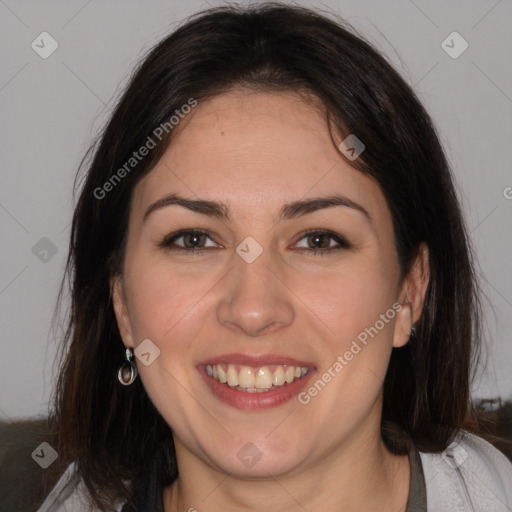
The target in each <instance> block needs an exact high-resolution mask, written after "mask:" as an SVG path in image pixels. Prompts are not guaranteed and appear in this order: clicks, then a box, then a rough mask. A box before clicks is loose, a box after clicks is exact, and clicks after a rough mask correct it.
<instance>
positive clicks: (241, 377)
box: [238, 366, 256, 389]
mask: <svg viewBox="0 0 512 512" xmlns="http://www.w3.org/2000/svg"><path fill="white" fill-rule="evenodd" d="M255 381H256V379H255V378H254V373H252V370H251V369H250V368H249V367H248V366H242V369H241V370H240V373H239V374H238V385H239V386H240V387H241V388H244V389H254V383H255Z"/></svg>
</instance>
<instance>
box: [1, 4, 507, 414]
mask: <svg viewBox="0 0 512 512" xmlns="http://www.w3.org/2000/svg"><path fill="white" fill-rule="evenodd" d="M301 3H304V4H306V5H310V6H316V7H321V6H324V8H326V9H333V10H334V11H336V12H338V13H339V14H341V15H343V16H344V17H346V18H347V19H348V20H349V21H350V22H351V23H352V24H353V25H354V26H355V27H356V28H359V29H360V30H361V31H362V32H363V33H364V34H366V35H367V36H368V37H369V38H370V40H372V41H373V42H374V43H375V44H376V45H377V46H378V47H380V48H381V49H382V50H383V51H384V52H385V53H386V54H387V55H388V56H389V58H390V59H391V60H392V62H393V63H394V64H395V65H396V66H397V67H398V68H399V70H400V71H401V72H402V73H403V74H404V75H405V76H406V78H407V80H408V81H409V82H410V83H411V84H414V87H415V90H416V91H417V92H418V94H419V95H420V98H422V100H423V101H424V103H425V105H426V107H427V109H428V110H429V112H430V113H431V114H432V116H433V118H434V120H435V121H436V123H437V126H438V128H439V132H440V134H441V137H442V140H443V143H444V144H445V147H446V150H447V154H448V157H449V159H450V161H451V162H452V165H453V168H454V172H455V175H456V179H457V182H458V185H459V187H460V188H461V194H462V198H463V207H464V209H465V212H466V215H467V219H468V225H469V227H470V231H471V236H472V238H473V240H474V243H475V248H476V251H477V256H478V258H479V261H480V265H481V269H480V272H481V277H482V280H483V285H484V289H485V291H486V293H487V295H488V298H489V303H487V304H486V312H487V324H488V337H489V340H490V342H489V358H488V361H487V368H486V371H485V373H484V374H483V376H482V378H481V379H479V380H478V381H477V383H476V386H475V395H476V396H479V397H483V396H490V395H498V394H501V395H502V396H504V397H508V398H510V397H511V396H512V375H511V372H510V366H511V363H512V346H511V335H510V333H511V331H512V291H511V290H512V277H511V276H512V258H511V257H510V253H511V249H512V236H511V235H512V188H507V187H512V172H511V161H512V158H511V157H512V122H511V119H512V115H511V114H512V72H511V65H510V64H511V59H510V53H511V52H510V51H511V49H512V31H511V30H510V27H511V26H512V23H511V22H512V3H511V2H510V1H507V0H501V1H497V0H489V1H487V0H478V1H477V0H471V1H469V0H451V1H450V2H445V1H441V0H439V1H422V0H414V1H412V0H392V1H391V0H390V1H378V0H373V1H358V0H329V1H327V2H325V3H320V2H315V1H311V2H307V3H306V2H301ZM209 5H217V2H213V3H212V2H209V3H206V2H200V1H198V0H187V1H186V2H181V1H180V2H174V1H168V0H167V1H161V0H158V1H157V0H154V1H147V2H142V1H139V2H136V1H133V0H131V1H127V0H123V1H121V0H115V1H114V0H111V1H109V2H102V1H99V0H90V1H88V2H87V1H69V0H68V1H60V2H57V1H46V2H37V1H35V0H33V1H27V0H16V1H14V0H1V1H0V56H1V63H2V65H1V69H0V112H1V126H0V146H1V155H2V158H1V168H2V171H1V175H0V236H1V241H2V249H1V264H0V325H1V341H0V343H1V348H2V351H1V357H0V419H6V418H8V417H10V418H13V417H21V416H29V415H30V416H32V415H35V414H45V413H46V412H47V407H48V399H49V397H50V391H51V386H52V383H53V373H52V371H53V359H54V354H55V347H56V343H55V338H58V336H59V332H53V333H52V332H50V331H49V329H50V321H51V316H52V313H53V307H54V304H55V299H56V295H57V291H58V286H59V284H60V279H61V276H62V272H63V266H64V262H65V257H66V250H67V242H68V235H69V222H70V219H71V212H72V195H71V191H72V182H73V178H74V175H75V172H76V170H77V167H78V164H79V162H80V160H81V158H82V156H83V154H84V152H85V150H86V149H87V147H88V145H89V143H90V142H91V141H92V138H93V136H94V134H95V133H96V132H97V130H98V129H99V128H100V126H101V125H102V123H103V122H104V121H105V119H106V118H107V117H108V114H109V113H110V108H111V107H112V106H113V104H114V101H115V98H116V97H117V95H118V94H119V89H118V87H119V86H120V85H123V84H125V83H126V80H127V77H128V75H129V73H130V71H131V69H132V66H133V64H134V63H135V62H136V60H138V58H140V57H141V56H142V54H143V53H144V52H145V51H146V50H147V49H148V48H149V47H150V46H151V45H153V44H154V43H155V42H157V41H158V40H159V39H161V38H162V37H163V36H164V35H165V34H167V33H168V32H169V31H170V30H171V29H172V28H173V27H174V26H175V24H176V23H177V22H178V21H179V20H181V19H182V18H184V17H185V16H186V15H188V14H191V13H193V12H195V11H196V10H198V9H200V8H204V7H208V6H209ZM453 31H457V32H458V33H460V34H461V35H462V37H463V38H464V39H465V40H466V41H467V43H468V45H469V46H468V48H467V50H466V51H465V52H464V53H463V54H462V55H460V57H458V58H456V59H454V58H452V57H450V56H449V55H448V53H446V52H445V50H444V49H443V48H442V46H441V43H442V41H443V40H445V38H446V37H447V36H448V35H449V34H451V33H452V32H453ZM42 32H48V33H49V34H50V35H51V36H52V37H53V38H54V39H55V40H56V41H57V43H58V48H57V50H56V51H55V52H54V53H53V54H52V55H51V56H50V57H49V58H47V59H43V58H41V57H40V56H39V55H38V53H36V51H34V49H33V48H32V47H31V43H32V41H34V40H35V43H34V45H35V44H38V45H39V48H37V47H36V49H37V50H38V51H39V52H40V53H41V52H44V51H49V49H51V42H50V40H49V39H47V38H46V37H47V36H45V38H46V39H44V42H43V43H41V38H40V37H37V36H39V34H41V33H42ZM452 39H453V38H448V40H447V43H446V44H447V45H449V46H451V47H453V48H451V49H449V51H451V52H456V51H457V50H460V49H461V48H462V46H461V41H459V40H457V38H455V39H453V42H452ZM43 45H44V48H43ZM506 195H507V196H508V199H507V197H505V196H506ZM41 239H43V240H42V241H41ZM46 239H48V240H50V241H51V242H48V240H46ZM34 247H36V249H34ZM52 250H56V251H57V252H56V254H55V255H53V256H52ZM45 251H47V252H46V253H45ZM34 252H35V253H36V254H34ZM41 258H42V259H45V258H46V259H48V261H46V262H44V261H41ZM492 308H494V312H493V310H492Z"/></svg>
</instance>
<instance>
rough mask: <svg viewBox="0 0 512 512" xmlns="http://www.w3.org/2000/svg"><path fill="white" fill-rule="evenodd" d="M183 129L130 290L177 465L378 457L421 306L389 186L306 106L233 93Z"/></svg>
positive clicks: (123, 313)
mask: <svg viewBox="0 0 512 512" xmlns="http://www.w3.org/2000/svg"><path fill="white" fill-rule="evenodd" d="M181 122H182V123H183V125H182V126H179V127H178V129H179V131H178V129H176V128H175V131H176V133H175V134H174V135H175V136H174V139H173V142H172V144H171V145H170V146H169V148H168V149H167V151H166V152H165V154H164V155H163V157H162V158H161V160H160V161H159V163H158V164H157V165H156V167H155V168H154V170H153V171H152V172H151V173H150V174H148V175H147V176H146V177H144V178H143V179H142V180H141V181H140V182H139V184H138V185H137V187H136V189H135V192H134V196H133V201H132V208H131V212H130V219H129V232H128V241H127V248H126V258H125V261H124V267H123V275H122V277H121V279H119V278H117V279H115V281H114V285H115V286H114V304H115V310H116V315H117V319H118V324H119V327H120V331H121V334H122V336H123V341H124V343H125V345H126V346H130V347H133V348H136V347H138V346H139V345H140V344H141V343H142V342H143V340H149V341H144V344H143V345H141V346H140V348H139V350H138V351H136V355H137V366H138V369H139V372H140V378H141V379H142V381H143V384H144V387H145V389H146V390H147V393H148V395H149V397H150V398H151V400H152V402H153V403H154V405H155V406H156V408H157V409H158V410H159V412H160V414H161V415H162V416H163V418H164V419H165V420H166V421H167V423H168V424H169V425H170V426H171V428H172V430H173V433H174V438H175V444H176V448H177V451H178V461H180V457H181V461H182V462H183V460H184V458H185V457H188V460H191V461H192V460H193V461H195V462H196V463H197V462H202V463H206V464H208V465H210V466H212V467H214V468H217V469H220V470H222V471H224V472H228V473H231V474H235V475H241V476H243V475H245V476H249V475H251V476H258V475H260V476H261V475H262V476H267V475H268V473H269V472H270V473H271V474H273V475H277V474H284V473H293V472H295V471H300V470H301V469H305V468H308V467H312V465H314V464H315V463H320V461H324V463H325V461H326V460H329V456H332V455H334V454H335V453H336V452H337V451H338V450H342V449H345V448H346V449H349V447H350V446H352V447H354V446H356V445H358V446H359V448H360V447H361V445H364V444H365V443H371V442H372V440H375V438H376V437H378V436H379V432H380V429H379V427H380V414H381V400H382V386H383V380H384V376H385V373H386V368H387V365H388V361H389V357H390V353H391V349H392V347H393V346H401V345H403V344H405V343H406V342H407V340H408V338H409V332H410V329H411V325H412V322H413V320H416V317H417V316H419V309H418V307H417V306H416V305H417V304H418V300H420V299H418V293H417V289H418V286H416V284H417V281H413V280H410V279H408V280H405V281H403V282H402V281H401V279H400V273H399V265H398V259H397V253H396V250H395V246H394V237H393V228H392V219H391V215H390V211H389V209H388V206H387V204H386V201H385V199H384V196H383V194H382V192H381V190H380V188H379V187H378V185H377V184H376V182H375V181H374V180H373V179H371V178H369V177H367V176H365V175H363V174H362V173H360V172H358V171H356V170H354V169H353V168H352V167H351V166H350V165H349V164H348V163H347V162H346V161H344V160H343V159H342V157H341V155H340V153H339V150H338V149H337V148H336V147H335V146H333V144H332V142H331V140H330V137H329V133H328V129H327V125H326V123H325V120H324V117H323V116H322V115H321V114H320V113H319V112H318V111H317V110H316V109H315V108H313V107H312V106H311V105H310V104H308V103H306V102H304V101H303V100H301V99H299V97H298V96H296V95H293V94H291V93H286V94H285V93H279V94H277V93H276V94H270V93H253V92H247V91H238V92H230V93H226V94H223V95H220V96H217V97H216V98H214V99H212V100H209V101H205V102H204V103H200V104H199V105H198V106H197V107H196V108H195V109H194V110H193V112H192V113H191V114H189V116H188V118H185V119H184V120H183V121H181ZM356 136H357V134H356ZM338 142H340V141H338ZM364 142H365V141H363V143H364ZM172 197H174V198H176V197H179V198H183V200H187V201H190V203H189V206H190V207H186V206H184V205H179V204H176V203H175V202H174V201H173V200H172ZM335 197H336V198H337V199H336V201H333V202H334V203H336V202H337V203H338V204H333V202H331V203H328V202H327V201H322V199H333V198H335ZM205 201H207V202H208V204H206V203H203V202H205ZM210 203H212V204H210ZM185 229H187V230H191V229H193V230H196V231H198V232H199V233H197V234H196V235H194V234H188V235H187V234H185V235H183V234H181V235H180V234H177V233H178V232H179V231H181V230H185ZM308 230H311V233H306V232H307V231H308ZM326 232H328V233H327V234H326ZM175 234H177V235H176V236H174V235H175ZM322 248H323V249H324V252H321V249H322ZM415 283H416V284H415ZM415 286H416V287H415ZM407 300H409V301H411V302H412V304H413V307H412V308H411V307H410V306H409V305H407V304H406V301H407ZM306 372H307V373H306ZM304 373H306V374H305V375H304V376H302V375H303V374H304ZM209 374H212V375H211V376H210V375H209ZM215 377H216V378H215ZM298 377H300V378H298ZM226 379H227V382H221V381H226ZM141 421H144V418H141ZM354 443H356V444H354Z"/></svg>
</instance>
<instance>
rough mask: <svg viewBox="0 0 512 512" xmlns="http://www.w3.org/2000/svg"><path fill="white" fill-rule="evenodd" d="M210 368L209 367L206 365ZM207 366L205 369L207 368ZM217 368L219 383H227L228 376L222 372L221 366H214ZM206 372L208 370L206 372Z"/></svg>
mask: <svg viewBox="0 0 512 512" xmlns="http://www.w3.org/2000/svg"><path fill="white" fill-rule="evenodd" d="M208 366H210V365H208ZM208 366H207V367H206V368H208ZM215 366H216V367H217V371H218V372H219V382H222V384H225V383H226V382H227V381H228V376H227V375H226V372H225V371H224V369H223V368H222V366H221V365H220V364H219V365H215ZM206 371H208V370H206Z"/></svg>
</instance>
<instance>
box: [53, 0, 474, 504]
mask: <svg viewBox="0 0 512 512" xmlns="http://www.w3.org/2000/svg"><path fill="white" fill-rule="evenodd" d="M234 87H246V88H251V89H253V90H254V89H256V90H261V91H269V92H272V91H295V92H299V91H307V92H309V93H312V94H313V96H314V97H315V98H317V99H319V100H320V102H321V104H322V105H323V108H324V110H325V115H326V120H327V121H328V125H329V126H330V127H331V129H332V130H335V131H336V132H337V135H338V136H339V137H341V139H344V138H345V137H346V136H347V135H349V134H351V133H353V134H356V136H357V137H358V138H359V139H360V140H362V141H363V142H364V144H365V146H366V148H365V151H364V153H363V154H362V155H361V156H360V157H359V158H358V159H357V160H355V161H354V162H351V164H352V165H353V166H354V167H355V168H356V169H358V170H359V171H360V172H362V173H365V174H368V175H370V176H372V177H373V178H374V179H375V180H376V182H377V183H378V184H379V186H380V188H381V190H382V192H383V194H384V196H385V198H386V200H387V204H388V206H389V208H390V211H391V214H392V218H393V226H394V234H395V242H396V248H397V253H398V258H399V263H400V268H401V272H402V277H404V276H406V275H407V272H408V270H409V268H410V265H411V262H412V261H413V259H414V257H415V256H416V254H417V249H418V245H419V243H420V242H422V241H424V242H426V244H427V245H428V248H429V263H430V282H429V286H428V289H427V293H426V299H425V305H424V310H423V313H422V316H421V318H420V320H419V321H418V323H417V326H416V336H415V337H414V338H412V340H411V341H410V342H409V343H408V344H407V345H406V346H405V347H403V348H400V349H393V353H392V356H391V361H390V364H389V368H388V372H387V376H386V380H385V383H384V405H383V415H382V436H383V439H384V442H385V443H386V445H387V446H388V448H389V449H390V450H391V451H392V452H394V453H397V454H404V453H406V452H407V450H408V449H409V448H410V446H411V443H412V444H414V445H415V446H416V447H417V448H418V449H419V450H420V451H425V452H439V451H442V450H444V449H445V448H446V447H447V445H448V444H449V443H450V442H451V441H452V439H453V437H454V435H455V434H456V433H457V431H458V429H460V428H463V427H464V426H466V425H470V424H469V423H465V421H466V420H467V418H469V417H471V416H472V414H473V413H472V411H473V406H472V403H471V399H470V382H471V378H472V369H473V368H474V363H475V362H476V360H477V356H478V354H479V346H480V343H479V342H480V309H481V307H480V304H479V300H478V293H477V292H478V290H477V283H476V279H475V272H474V269H473V263H472V252H471V250H470V247H469V242H468V237H467V231H466V228H465V225H464V220H463V217H462V214H461V210H460V207H459V203H458V200H457V197H456V193H455V190H454V185H453V182H452V177H451V174H450V170H449V167H448V164H447V161H446V158H445V155H444V152H443V149H442V147H441V145H440V142H439V140H438V137H437V135H436V132H435V129H434V127H433V124H432V121H431V119H430V117H429V115H428V114H427V113H426V111H425V110H424V108H423V107H422V105H421V104H420V102H419V101H418V99H417V97H416V96H415V94H414V92H413V91H412V89H411V87H409V86H408V85H407V84H406V83H405V81H404V80H403V79H402V78H401V77H400V75H399V74H398V73H397V72H396V71H395V70H394V69H393V68H392V66H391V65H390V64H389V63H388V62H387V60H386V59H385V58H383V57H382V56H381V55H380V54H379V53H378V52H377V51H376V50H375V49H374V48H373V47H372V46H371V45H370V44H368V43H367V42H365V40H364V39H363V38H362V37H361V36H359V35H356V34H355V32H354V31H353V29H351V28H347V26H346V24H345V23H344V22H343V21H341V20H338V19H336V18H335V17H333V19H330V18H329V16H328V15H321V14H318V13H316V12H313V11H311V10H308V9H306V8H302V7H292V6H286V5H282V4H276V3H272V4H260V5H257V6H249V7H241V6H238V5H235V6H226V7H218V8H214V9H209V10H207V11H203V12H200V13H198V14H196V15H194V16H192V17H191V18H189V19H188V20H186V23H184V24H182V25H181V26H180V27H179V28H178V29H177V30H175V31H174V32H173V33H172V34H171V35H169V36H168V37H167V38H165V39H164V40H162V41H161V42H160V43H159V44H158V45H156V46H155V47H154V48H153V49H151V51H150V52H149V53H148V55H147V56H145V58H144V59H143V61H142V63H141V64H140V65H139V66H138V68H137V69H136V71H135V73H134V75H133V76H132V78H131V81H130V83H129V85H128V87H127V88H126V90H125V92H124V94H123V95H122V97H121V98H120V100H119V102H118V104H117V106H116V108H115V111H114V112H113V115H112V116H111V119H110V121H109V122H108V124H107V126H106V127H105V129H104V131H103V133H102V134H101V136H100V137H99V139H98V141H97V143H96V145H94V146H93V147H92V148H91V150H90V152H89V154H88V155H93V158H92V161H90V162H89V163H88V164H87V165H85V162H86V161H87V159H84V161H83V162H82V165H81V168H82V169H83V168H86V173H85V176H84V180H83V184H82V188H81V192H80V196H79V199H78V203H77V206H76V209H75V212H74V217H73V224H72V232H71V242H70V252H69V259H68V264H67V270H68V272H67V275H68V277H69V279H70V281H71V309H70V317H69V323H68V330H67V335H66V338H65V342H64V344H63V360H62V364H61V373H60V377H59V380H58V385H57V387H56V391H55V393H56V394H55V397H56V400H55V411H54V414H53V421H54V425H55V430H56V433H57V435H58V440H59V444H58V446H59V448H58V451H59V454H60V455H61V457H62V460H63V461H70V460H75V461H76V463H77V467H78V470H79V472H80V475H81V477H82V478H83V480H84V482H85V484H86V485H87V487H88V489H89V491H90V492H91V494H92V496H93V498H94V500H95V502H96V504H97V505H101V506H103V507H105V509H107V508H108V503H109V502H111V501H112V500H113V498H114V497H117V496H124V497H125V498H129V495H130V492H131V487H128V488H127V487H126V486H125V485H124V484H123V482H122V480H123V479H126V480H129V481H130V482H132V483H136V482H137V481H138V480H139V478H140V476H141V474H142V473H143V471H144V469H145V468H146V467H147V466H148V463H149V459H150V457H151V455H152V453H153V451H154V449H155V447H156V446H157V444H158V443H160V442H161V441H163V440H166V439H167V440H171V439H172V437H171V431H170V428H169V426H168V425H167V424H166V422H165V421H164V420H163V418H162V417H161V416H160V414H159V413H158V411H157V410H156V408H155V407H154V406H153V404H152V403H151V401H150V399H149V398H148V395H147V394H146V392H145V390H144V387H143V385H142V383H141V380H140V379H138V380H137V381H136V382H135V383H134V384H133V385H132V386H129V387H123V386H121V385H120V384H119V382H118V380H117V377H116V375H117V370H118V368H119V365H120V364H121V363H122V361H123V355H124V346H123V343H122V341H121V337H120V334H119V331H118V327H117V324H116V320H115V317H114V314H113V307H112V297H111V288H110V278H111V277H112V276H113V275H115V274H116V273H120V272H121V266H122V262H123V252H124V242H125V238H126V232H127V226H128V213H129V207H130V201H131V197H132V194H133V190H134V187H135V186H136V184H137V183H138V181H139V180H140V179H141V178H142V177H143V176H144V175H146V174H147V173H148V172H149V171H150V170H151V169H152V168H153V167H154V165H155V164H156V162H157V161H158V160H159V158H160V157H161V155H162V154H163V152H164V151H165V149H166V148H167V146H168V144H169V143H170V141H171V139H172V137H171V136H172V131H169V133H168V134H166V136H165V137H163V138H162V141H161V142H160V143H159V144H157V146H156V147H155V148H154V149H153V150H152V151H151V152H150V153H149V154H148V155H147V156H146V157H145V158H144V159H143V160H142V161H140V162H139V163H138V164H137V165H136V167H135V168H134V169H132V170H131V171H130V172H129V173H126V175H125V176H123V179H122V180H119V181H118V182H116V183H115V185H113V186H112V187H109V191H108V194H105V195H104V196H103V197H98V196H99V195H100V194H98V192H97V191H98V189H101V188H102V187H104V184H105V183H106V182H108V181H109V180H110V179H111V178H112V176H113V175H114V174H115V173H116V172H117V171H118V169H120V168H122V167H123V165H125V164H126V162H127V161H128V160H129V159H130V158H131V157H132V155H133V152H134V151H136V150H137V149H138V148H140V147H141V146H143V145H144V143H145V142H146V140H147V137H148V136H150V135H151V134H152V133H153V132H154V130H155V128H156V127H158V126H160V125H161V124H162V123H165V122H167V121H168V120H169V118H170V117H171V116H172V115H173V113H175V111H176V110H179V109H180V108H181V107H182V105H185V104H187V102H188V101H189V100H190V98H194V99H195V100H197V101H198V102H199V103H200V102H202V101H205V100H207V99H208V98H211V97H213V96H215V95H218V94H221V93H223V92H227V91H229V90H230V89H232V88H234ZM341 139H340V140H341ZM101 195H103V194H101ZM468 428H469V427H468ZM174 478H176V473H174V474H172V475H169V481H172V480H173V479H174Z"/></svg>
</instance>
